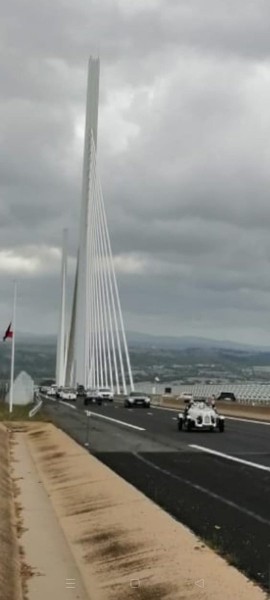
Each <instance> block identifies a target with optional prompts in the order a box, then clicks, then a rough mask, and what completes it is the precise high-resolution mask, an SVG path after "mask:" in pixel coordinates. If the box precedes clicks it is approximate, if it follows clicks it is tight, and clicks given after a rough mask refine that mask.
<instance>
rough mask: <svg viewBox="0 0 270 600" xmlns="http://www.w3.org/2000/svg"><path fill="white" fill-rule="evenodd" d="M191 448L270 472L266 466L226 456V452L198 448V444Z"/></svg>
mask: <svg viewBox="0 0 270 600" xmlns="http://www.w3.org/2000/svg"><path fill="white" fill-rule="evenodd" d="M189 447H190V448H195V450H200V451H201V452H206V453H207V454H214V456H219V457H221V458H226V459H227V460H232V461H233V462H237V463H241V464H242V465H246V466H248V467H255V469H261V471H268V472H269V471H270V467H266V466H265V465H261V464H259V463H254V462H251V461H249V460H244V459H243V458H237V456H232V455H231V454H225V453H224V452H218V451H217V450H212V448H206V447H205V446H197V445H196V444H189Z"/></svg>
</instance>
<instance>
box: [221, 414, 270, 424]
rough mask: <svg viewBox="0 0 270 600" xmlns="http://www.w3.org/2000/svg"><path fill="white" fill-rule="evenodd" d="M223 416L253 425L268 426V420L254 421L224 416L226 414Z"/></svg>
mask: <svg viewBox="0 0 270 600" xmlns="http://www.w3.org/2000/svg"><path fill="white" fill-rule="evenodd" d="M224 416H225V419H226V420H227V419H228V420H230V421H243V423H254V424H255V425H268V427H269V425H270V422H269V421H255V419H242V417H226V415H224Z"/></svg>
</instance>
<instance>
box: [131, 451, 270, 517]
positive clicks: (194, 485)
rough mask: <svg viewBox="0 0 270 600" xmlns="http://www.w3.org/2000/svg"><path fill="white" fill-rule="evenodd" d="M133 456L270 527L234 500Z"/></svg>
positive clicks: (144, 459)
mask: <svg viewBox="0 0 270 600" xmlns="http://www.w3.org/2000/svg"><path fill="white" fill-rule="evenodd" d="M132 454H133V456H136V458H138V459H139V460H141V461H142V462H143V463H145V464H146V465H148V466H149V467H152V468H153V469H156V471H159V472H160V473H163V475H167V476H168V477H171V478H172V479H176V480H177V481H180V482H181V483H185V484H186V485H189V486H190V487H192V488H193V489H195V490H198V491H199V492H202V493H203V494H207V495H208V496H210V497H211V498H214V499H215V500H219V502H223V504H226V505H227V506H230V507H231V508H234V509H236V510H238V511H239V512H242V513H244V514H246V515H247V516H248V517H251V518H252V519H256V521H259V522H260V523H263V524H264V525H268V526H270V521H268V519H265V518H264V517H261V516H260V515H257V513H254V512H253V511H252V510H248V508H244V507H243V506H240V505H239V504H236V503H235V502H233V501H232V500H228V499H227V498H223V496H220V495H219V494H215V492H212V491H211V490H208V489H207V488H205V487H203V486H201V485H199V484H197V483H193V482H192V481H190V480H189V479H185V478H184V477H180V476H179V475H175V474H174V473H170V471H167V470H166V469H162V467H158V465H155V463H152V462H151V461H150V460H148V459H146V458H144V457H142V456H140V455H139V454H136V452H133V453H132Z"/></svg>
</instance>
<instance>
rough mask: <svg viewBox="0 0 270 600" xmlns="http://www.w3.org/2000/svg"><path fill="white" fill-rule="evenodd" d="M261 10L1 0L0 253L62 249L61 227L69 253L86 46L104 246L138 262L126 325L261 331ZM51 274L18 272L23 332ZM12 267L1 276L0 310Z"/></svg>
mask: <svg viewBox="0 0 270 600" xmlns="http://www.w3.org/2000/svg"><path fill="white" fill-rule="evenodd" d="M269 17H270V7H269V5H268V4H267V2H266V1H262V0H259V2H257V3H254V2H252V1H251V0H240V1H239V2H238V3H237V5H236V4H235V2H233V0H229V1H228V2H224V1H223V0H205V2H204V3H203V5H202V2H201V1H200V0H177V1H176V0H166V1H165V0H159V1H157V2H156V3H155V2H151V3H150V4H149V6H147V3H145V4H142V3H140V5H137V4H136V6H135V4H134V3H132V2H130V4H128V3H123V2H122V3H121V2H118V1H116V0H102V1H101V0H99V1H98V0H95V1H92V2H90V3H88V2H86V1H85V0H79V1H78V2H76V3H74V2H71V0H56V1H55V2H51V1H48V2H47V3H42V4H41V5H38V4H37V3H36V2H33V1H32V0H27V2H24V3H21V2H19V1H18V0H14V2H13V3H5V5H3V6H2V7H1V24H2V25H1V27H2V32H1V40H2V42H1V43H2V51H1V57H0V69H1V94H0V232H1V243H0V252H1V250H6V249H15V250H16V252H17V253H19V254H20V255H21V256H25V255H27V252H28V250H27V249H29V246H31V245H32V247H33V252H34V251H35V250H34V249H35V248H36V249H37V250H36V252H37V253H38V252H40V253H42V247H43V246H45V247H50V246H51V247H55V246H58V247H59V246H60V244H61V229H62V228H63V227H66V226H67V227H68V228H69V252H70V256H71V258H73V260H74V257H75V255H76V248H77V241H78V238H77V236H78V223H79V204H80V193H81V170H82V169H81V160H82V145H83V143H82V140H81V141H80V139H79V138H78V137H77V138H76V132H75V126H76V125H77V124H78V122H80V123H83V117H84V105H85V91H86V66H87V58H88V55H89V53H90V52H93V53H99V54H100V55H101V102H100V129H99V130H100V135H99V144H98V152H99V164H100V172H101V179H102V185H103V190H104V198H105V203H106V210H107V214H108V222H109V227H110V231H111V238H112V246H113V250H114V252H115V253H116V254H118V255H125V254H126V255H128V254H131V255H138V256H139V257H140V258H142V259H144V260H145V262H146V265H147V268H146V271H145V272H144V271H142V273H141V274H138V273H137V274H132V273H130V274H128V273H125V274H123V273H119V274H118V279H119V286H120V292H121V298H122V305H123V309H124V313H125V318H126V321H127V325H128V327H129V328H131V327H132V328H135V329H139V330H143V329H144V330H146V331H147V329H148V330H149V331H151V332H153V333H154V332H159V331H160V332H163V333H172V334H176V333H182V332H184V331H185V333H193V334H203V335H209V337H210V336H212V337H215V335H216V336H218V335H221V336H222V335H225V336H226V335H227V334H228V332H230V335H231V337H232V338H239V340H241V339H243V340H245V341H253V337H254V336H255V337H256V341H258V342H259V341H260V339H263V338H265V335H266V334H265V318H266V315H267V310H268V305H269V300H270V297H269V293H270V290H269V285H268V279H269V277H268V271H269V260H270V243H269V240H268V227H269V225H270V208H269V206H270V205H269V199H268V196H269V187H270V185H269V184H270V181H269V150H268V147H269V141H268V138H269V134H268V131H269V125H270V123H269V117H268V112H269V109H268V107H269V100H270V85H269V64H270V63H269V47H270V43H269V32H268V23H269ZM121 102H122V104H121ZM121 136H122V137H123V139H125V144H122V146H121V145H119V144H118V142H119V139H120V138H121ZM119 148H120V149H119ZM38 248H39V250H38ZM0 256H1V254H0ZM0 266H1V265H0ZM56 271H57V269H56V265H52V269H51V272H47V271H46V273H44V272H42V269H41V272H40V274H38V273H35V274H32V275H31V276H30V275H27V274H25V273H24V274H23V273H22V274H21V276H20V278H19V279H20V311H21V312H20V315H21V316H20V317H18V318H19V323H20V327H21V328H22V329H28V330H29V329H31V328H32V329H33V330H35V329H36V330H38V331H48V330H51V331H54V330H55V327H57V322H58V318H57V306H58V300H59V294H58V292H57V290H58V284H59V281H58V276H57V272H56ZM10 279H11V277H10V278H9V277H8V276H7V275H3V274H1V289H2V297H1V304H0V309H1V312H2V314H3V316H5V318H6V317H7V315H8V314H9V310H10V306H9V305H10ZM71 290H72V272H71V274H70V277H69V291H70V295H71ZM161 315H162V320H161V319H160V316H161ZM161 321H162V322H161ZM228 337H229V335H228Z"/></svg>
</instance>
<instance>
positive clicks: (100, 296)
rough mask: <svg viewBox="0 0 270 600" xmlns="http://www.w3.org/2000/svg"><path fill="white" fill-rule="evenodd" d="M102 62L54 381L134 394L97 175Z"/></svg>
mask: <svg viewBox="0 0 270 600" xmlns="http://www.w3.org/2000/svg"><path fill="white" fill-rule="evenodd" d="M99 72H100V64H99V59H94V58H92V57H91V58H90V59H89V65H88V86H87V102H86V119H85V141H84V159H83V178H82V199H81V214H80V230H79V247H78V255H77V268H76V276H75V282H74V293H73V304H72V312H71V318H70V324H69V329H68V331H66V326H65V323H66V320H65V312H66V277H67V234H66V232H64V235H63V259H62V285H61V310H60V320H59V332H58V345H57V365H56V382H57V384H58V385H68V386H72V387H74V386H75V385H77V384H80V385H83V386H84V387H90V388H100V387H110V388H111V389H114V390H115V391H116V393H118V394H119V393H120V392H121V391H123V392H124V393H126V392H127V386H129V387H130V388H131V389H132V390H133V389H134V384H133V377H132V370H131V365H130V358H129V351H128V345H127V340H126V334H125V327H124V322H123V315H122V310H121V303H120V296H119V290H118V285H117V280H116V274H115V269H114V262H113V255H112V248H111V242H110V236H109V228H108V223H107V218H106V211H105V205H104V199H103V194H102V187H101V182H100V178H99V173H98V161H97V131H98V99H99Z"/></svg>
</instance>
